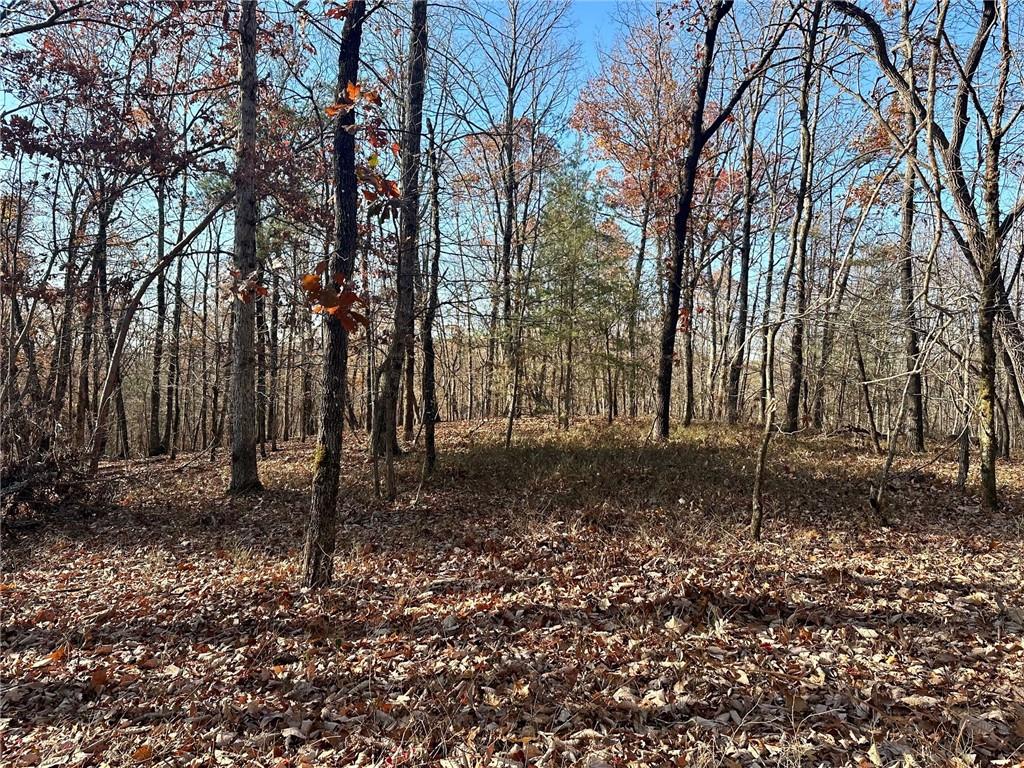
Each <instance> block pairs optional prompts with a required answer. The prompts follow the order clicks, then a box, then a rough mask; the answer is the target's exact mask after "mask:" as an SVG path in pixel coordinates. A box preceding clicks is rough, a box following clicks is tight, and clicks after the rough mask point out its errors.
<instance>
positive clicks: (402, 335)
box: [373, 0, 427, 454]
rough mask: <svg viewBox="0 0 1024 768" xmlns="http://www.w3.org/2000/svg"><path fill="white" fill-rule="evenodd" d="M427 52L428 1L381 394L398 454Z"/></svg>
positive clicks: (414, 70) (383, 426)
mask: <svg viewBox="0 0 1024 768" xmlns="http://www.w3.org/2000/svg"><path fill="white" fill-rule="evenodd" d="M426 51H427V2H426V0H413V4H412V29H411V32H410V37H409V64H408V66H409V69H408V72H407V77H408V90H407V101H406V104H405V126H404V133H403V140H402V142H401V144H402V146H401V167H402V198H401V208H400V213H401V217H400V230H401V231H400V233H399V241H398V271H397V275H396V281H397V283H398V300H397V303H396V306H395V325H394V331H393V332H392V335H391V344H390V346H389V348H388V355H387V358H386V359H385V361H384V364H383V366H382V376H381V384H382V387H381V391H380V394H379V397H378V401H377V404H376V406H375V407H374V419H375V420H376V421H377V422H378V424H377V429H376V430H375V432H376V435H377V441H376V442H375V445H374V446H373V448H374V450H375V451H377V452H378V453H380V452H381V449H382V447H383V446H382V444H381V443H380V441H382V440H383V441H387V442H388V443H390V448H391V451H392V453H395V454H397V453H398V437H397V434H396V428H397V423H396V422H397V409H398V390H399V384H400V377H401V373H402V364H403V362H404V360H405V357H406V354H407V348H408V345H409V344H410V343H411V341H412V338H413V335H412V334H413V308H414V306H415V291H416V287H415V286H416V272H417V270H418V269H419V257H418V247H419V242H418V241H419V202H420V188H419V164H420V135H421V133H422V131H423V89H424V69H425V67H426Z"/></svg>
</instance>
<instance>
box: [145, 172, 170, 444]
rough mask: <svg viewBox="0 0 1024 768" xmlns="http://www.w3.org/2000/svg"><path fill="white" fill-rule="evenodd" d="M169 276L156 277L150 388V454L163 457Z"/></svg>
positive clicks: (160, 187)
mask: <svg viewBox="0 0 1024 768" xmlns="http://www.w3.org/2000/svg"><path fill="white" fill-rule="evenodd" d="M166 210H167V204H166V187H165V186H164V180H163V179H159V180H158V181H157V188H156V221H157V224H156V254H157V259H163V257H164V248H165V241H166V227H167V215H166ZM166 282H167V280H166V278H165V277H164V273H163V272H161V273H160V276H159V277H157V279H156V330H155V332H154V338H153V380H152V383H151V385H150V390H149V447H148V451H147V453H148V454H149V455H150V456H160V455H162V454H163V453H166V451H167V448H166V446H165V445H164V442H163V440H162V438H161V434H160V374H161V370H162V368H161V367H162V366H163V356H164V323H165V322H166V319H167V293H166V287H165V286H166Z"/></svg>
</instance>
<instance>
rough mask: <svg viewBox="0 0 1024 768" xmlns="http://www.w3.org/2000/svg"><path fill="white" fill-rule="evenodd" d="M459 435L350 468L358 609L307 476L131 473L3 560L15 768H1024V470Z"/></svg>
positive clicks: (290, 466) (495, 428)
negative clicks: (887, 482)
mask: <svg viewBox="0 0 1024 768" xmlns="http://www.w3.org/2000/svg"><path fill="white" fill-rule="evenodd" d="M501 426H502V425H500V424H498V423H497V422H495V423H492V424H487V425H484V426H470V425H465V424H452V425H441V426H440V429H439V435H438V444H439V446H440V450H441V464H440V466H439V469H438V474H437V475H436V477H435V478H434V479H433V480H431V481H428V482H427V483H426V484H424V485H423V487H422V488H421V489H420V490H419V492H417V486H418V485H419V481H418V476H419V468H420V462H421V454H420V453H418V452H415V453H411V454H409V455H408V456H406V457H404V458H403V459H401V460H400V461H399V464H398V477H399V489H400V496H399V500H398V501H397V502H396V503H393V504H392V503H385V502H382V501H378V500H376V499H375V498H374V496H373V490H372V487H373V486H372V480H371V470H370V462H369V459H368V458H367V455H366V452H365V446H364V445H363V443H362V442H361V440H362V439H361V438H360V437H358V436H357V437H355V438H347V440H348V443H347V447H346V460H345V468H344V480H343V484H344V488H343V500H342V503H341V506H342V513H343V515H344V518H345V522H344V525H343V526H342V527H341V530H340V532H339V537H338V547H339V551H338V557H337V561H336V562H337V565H336V581H335V585H334V586H333V587H332V588H330V589H328V590H323V591H320V592H308V591H305V590H303V589H301V588H300V587H299V586H298V582H299V552H300V550H301V544H302V533H303V527H304V523H305V518H306V513H307V507H308V496H309V478H310V475H309V458H310V453H311V446H310V445H308V444H307V445H301V444H298V443H289V444H288V445H286V446H284V447H283V449H282V450H280V451H277V452H275V453H273V454H272V455H271V456H270V458H268V459H267V460H265V461H263V462H261V473H262V477H263V481H264V483H265V484H266V486H267V490H266V492H264V493H263V494H261V495H258V496H248V497H241V498H226V497H225V496H224V494H223V490H224V488H225V485H226V466H225V464H224V462H222V461H220V462H217V463H215V464H210V463H209V462H207V461H206V460H205V459H199V458H195V457H183V458H181V459H179V460H177V461H173V462H172V461H160V460H153V461H138V462H129V463H116V464H110V465H108V466H106V467H105V469H104V472H105V483H106V484H107V485H108V487H109V488H110V489H111V490H112V491H113V493H114V497H115V500H116V501H115V503H114V504H112V505H111V506H110V508H109V509H106V510H105V511H102V512H98V513H97V514H95V515H90V516H86V517H83V516H82V515H81V514H74V515H72V514H65V515H56V516H53V517H51V518H50V519H48V520H47V522H46V525H45V526H43V527H41V528H39V529H37V530H33V531H30V532H25V533H22V534H21V535H20V537H19V539H18V540H17V541H15V542H14V543H10V542H8V544H7V545H6V546H5V551H4V553H3V554H4V573H3V574H2V577H0V580H2V582H3V583H2V585H0V589H2V594H0V598H2V605H3V626H2V629H3V636H2V639H3V649H2V656H0V673H2V677H3V684H4V685H3V692H2V701H3V705H2V712H0V718H2V719H0V739H2V743H0V757H2V759H0V762H2V763H3V764H4V765H10V766H21V765H48V766H55V765H62V766H65V765H66V766H72V765H74V766H85V765H97V766H100V765H246V766H249V765H252V766H303V765H305V766H321V765H323V766H327V765H339V766H341V765H346V766H347V765H366V766H369V765H379V766H402V765H438V766H443V767H444V768H457V767H459V766H467V767H468V766H495V767H496V768H512V767H513V766H527V765H533V766H562V765H573V764H579V765H583V766H590V767H591V768H603V767H610V766H646V765H674V766H683V765H686V766H702V765H707V766H712V765H715V766H717V765H722V766H737V765H740V766H747V765H759V766H760V765H791V766H804V765H808V766H810V765H855V766H889V765H900V766H914V765H918V766H926V765H1021V764H1022V761H1024V647H1022V623H1024V586H1022V581H1024V517H1022V512H1024V465H1022V464H1019V463H1015V462H1011V463H1007V464H1004V465H1001V481H1002V483H1003V494H1004V497H1005V499H1006V509H1005V510H1004V511H1003V512H1001V513H999V514H994V515H984V514H981V513H980V512H979V511H978V508H977V506H976V500H975V498H974V497H973V496H971V495H970V492H971V489H970V488H969V489H968V492H967V493H966V494H965V493H961V492H959V491H957V489H956V488H955V486H954V477H955V473H956V466H955V461H954V458H955V457H954V453H955V452H954V451H949V452H948V454H947V455H936V454H929V455H926V456H917V457H910V458H908V459H906V460H901V461H898V462H897V466H896V468H895V469H896V480H895V484H894V488H893V489H892V491H891V493H890V496H889V499H890V504H891V506H890V510H889V520H888V524H887V525H883V524H882V523H881V522H880V521H878V520H877V519H876V518H875V517H873V515H872V513H871V511H870V508H869V507H868V506H867V504H866V503H865V499H866V497H867V492H868V487H869V485H870V483H871V482H872V481H873V480H874V478H875V477H876V476H877V472H878V469H879V465H880V459H879V458H878V457H875V456H873V455H871V454H870V453H868V452H867V451H866V449H865V447H864V446H860V445H857V444H855V443H853V442H850V441H844V440H840V439H837V438H815V437H798V438H779V439H777V440H776V441H775V442H774V443H773V448H772V455H771V458H770V468H771V479H770V481H769V483H768V487H767V499H768V509H769V518H768V519H767V521H766V529H765V537H764V541H763V542H762V543H760V544H756V545H755V544H752V543H750V542H749V541H748V539H747V535H746V528H745V524H746V516H747V510H748V508H749V497H750V488H751V476H752V464H753V457H754V453H755V448H756V442H757V437H758V435H757V432H756V430H755V429H735V430H726V429H722V428H715V427H707V426H696V427H693V428H691V429H690V430H688V431H687V432H685V433H682V432H680V433H679V434H678V435H677V436H676V437H675V438H674V439H673V440H672V441H671V442H670V443H668V444H665V445H661V444H654V443H650V442H647V441H646V440H645V439H644V437H643V432H644V431H645V430H644V429H643V428H641V426H639V425H628V424H626V425H617V426H613V427H605V426H603V425H600V424H597V423H587V424H581V425H579V426H577V427H576V428H574V429H573V430H571V431H570V432H569V433H568V434H559V433H557V432H555V431H554V430H553V429H552V428H551V427H550V425H545V424H544V423H541V422H539V421H529V420H527V421H524V422H523V423H522V424H521V425H518V426H517V433H516V438H515V443H514V445H513V447H512V448H511V449H510V450H508V451H505V450H503V448H502V447H501V444H500V439H501V438H500V432H501Z"/></svg>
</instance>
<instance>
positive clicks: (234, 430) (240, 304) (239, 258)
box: [228, 0, 263, 493]
mask: <svg viewBox="0 0 1024 768" xmlns="http://www.w3.org/2000/svg"><path fill="white" fill-rule="evenodd" d="M239 5H240V9H241V13H240V15H239V21H238V38H239V50H238V74H239V80H240V82H239V94H238V95H239V138H238V147H237V150H236V153H235V162H236V167H235V197H236V205H235V244H234V267H235V270H236V273H237V274H236V277H237V278H238V279H240V280H248V279H250V277H251V276H253V275H254V274H255V273H256V271H257V269H258V266H257V263H256V178H255V175H256V99H257V82H256V0H240V2H239ZM233 301H234V309H235V328H234V339H233V344H232V350H231V353H232V358H231V395H230V397H231V483H230V486H229V487H228V491H229V492H231V493H244V492H246V491H255V490H260V489H262V487H263V485H262V483H260V478H259V473H258V471H257V469H256V400H255V397H256V360H255V346H254V344H255V339H254V334H255V306H254V304H253V302H252V301H251V300H250V301H242V300H241V299H240V298H239V297H238V296H236V297H235V298H234V299H233Z"/></svg>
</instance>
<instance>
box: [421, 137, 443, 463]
mask: <svg viewBox="0 0 1024 768" xmlns="http://www.w3.org/2000/svg"><path fill="white" fill-rule="evenodd" d="M427 128H428V133H429V140H430V149H429V160H430V213H431V216H430V221H431V230H432V232H431V234H432V237H433V248H432V249H431V258H430V272H429V274H428V276H427V286H426V288H427V296H426V299H427V301H426V312H425V313H424V315H423V324H422V326H421V327H420V334H421V336H422V340H423V371H422V376H423V437H424V458H423V476H424V477H429V476H430V475H432V474H433V472H434V468H435V467H436V466H437V447H436V445H435V440H434V425H435V424H436V423H437V421H438V412H437V385H436V382H435V380H434V320H435V317H436V315H437V283H438V277H439V274H438V273H439V269H440V261H441V208H440V202H439V199H438V198H439V187H440V173H439V170H438V166H437V151H436V149H435V147H434V127H433V125H431V124H430V122H429V121H428V122H427Z"/></svg>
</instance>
